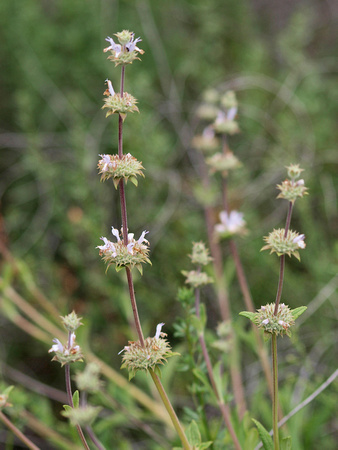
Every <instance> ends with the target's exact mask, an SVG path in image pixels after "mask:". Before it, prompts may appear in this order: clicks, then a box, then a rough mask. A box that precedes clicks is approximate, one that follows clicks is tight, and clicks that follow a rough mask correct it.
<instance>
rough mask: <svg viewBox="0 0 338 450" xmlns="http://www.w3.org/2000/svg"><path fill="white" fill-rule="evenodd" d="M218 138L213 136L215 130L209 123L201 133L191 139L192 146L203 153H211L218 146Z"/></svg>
mask: <svg viewBox="0 0 338 450" xmlns="http://www.w3.org/2000/svg"><path fill="white" fill-rule="evenodd" d="M219 145H220V143H219V139H218V138H217V137H216V136H215V130H214V129H213V127H212V126H211V125H209V126H208V127H205V128H204V130H203V132H202V134H201V135H197V136H195V137H194V139H193V140H192V146H193V147H194V148H196V149H197V150H200V151H201V152H205V153H211V152H213V151H215V150H217V149H218V148H219Z"/></svg>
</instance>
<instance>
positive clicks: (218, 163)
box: [205, 150, 242, 177]
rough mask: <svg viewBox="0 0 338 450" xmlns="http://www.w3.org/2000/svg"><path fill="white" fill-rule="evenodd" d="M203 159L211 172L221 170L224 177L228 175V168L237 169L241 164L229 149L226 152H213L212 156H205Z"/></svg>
mask: <svg viewBox="0 0 338 450" xmlns="http://www.w3.org/2000/svg"><path fill="white" fill-rule="evenodd" d="M205 161H206V163H207V165H208V166H209V167H210V172H211V173H215V172H221V174H222V175H223V176H224V177H227V176H228V171H229V170H233V169H238V168H239V167H241V166H242V163H241V162H240V161H239V159H238V158H236V156H235V155H234V154H233V153H232V151H230V150H229V151H227V152H226V153H223V152H218V153H215V154H214V155H213V156H210V157H209V158H206V160H205Z"/></svg>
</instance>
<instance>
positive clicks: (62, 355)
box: [48, 333, 83, 366]
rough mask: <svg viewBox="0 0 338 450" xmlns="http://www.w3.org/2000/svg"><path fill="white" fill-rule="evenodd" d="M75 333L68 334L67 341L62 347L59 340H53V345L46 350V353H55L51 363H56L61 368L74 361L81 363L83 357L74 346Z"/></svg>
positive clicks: (78, 347)
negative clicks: (59, 364)
mask: <svg viewBox="0 0 338 450" xmlns="http://www.w3.org/2000/svg"><path fill="white" fill-rule="evenodd" d="M75 339H76V336H75V333H70V336H69V340H68V342H67V344H66V345H63V344H62V343H61V342H60V341H59V339H57V338H55V339H53V342H55V344H54V345H52V347H51V348H50V349H49V350H48V353H51V352H55V356H54V357H53V359H52V361H58V362H59V363H61V366H64V365H65V364H69V363H72V362H76V361H80V362H81V361H83V355H82V352H81V348H80V346H79V345H76V344H75Z"/></svg>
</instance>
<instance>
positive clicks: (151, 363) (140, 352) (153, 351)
mask: <svg viewBox="0 0 338 450" xmlns="http://www.w3.org/2000/svg"><path fill="white" fill-rule="evenodd" d="M163 325H164V323H160V324H158V325H157V327H156V334H155V336H154V337H148V338H147V339H145V341H144V347H142V345H141V343H140V341H129V342H128V345H126V346H125V347H124V348H123V349H122V350H121V352H120V353H122V352H123V357H122V366H121V369H128V371H129V380H131V379H132V378H133V377H134V376H135V375H136V373H137V372H138V371H139V370H143V371H146V372H147V371H148V370H150V369H152V370H154V371H155V373H157V374H158V375H160V374H161V371H160V368H159V365H161V364H162V365H163V364H164V362H167V358H170V357H171V356H176V355H179V353H175V352H172V351H171V347H170V344H169V342H168V341H167V340H166V339H165V338H166V336H167V335H166V333H163V332H162V331H161V330H162V326H163Z"/></svg>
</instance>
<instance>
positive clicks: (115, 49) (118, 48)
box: [104, 36, 121, 58]
mask: <svg viewBox="0 0 338 450" xmlns="http://www.w3.org/2000/svg"><path fill="white" fill-rule="evenodd" d="M106 41H107V42H109V44H110V46H109V47H107V48H105V49H104V51H105V52H107V51H108V50H112V51H113V52H115V57H116V58H117V57H118V56H119V54H120V53H121V45H120V44H115V42H114V39H112V38H111V37H109V36H108V37H106Z"/></svg>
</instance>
